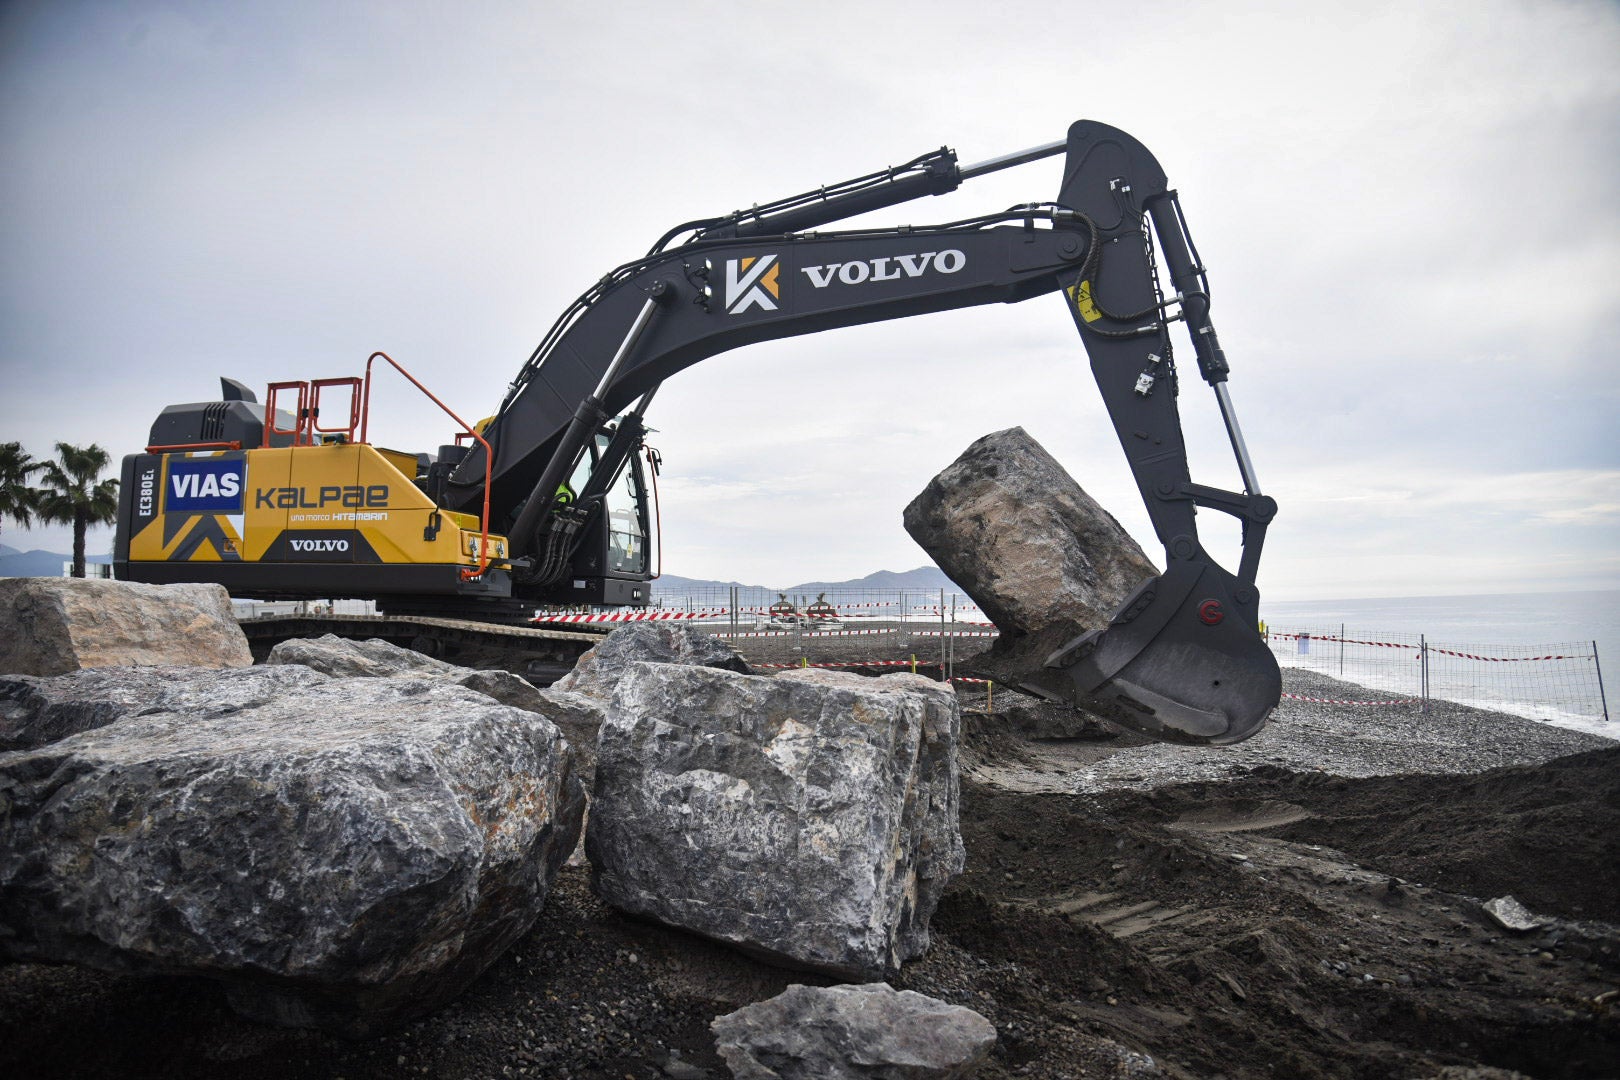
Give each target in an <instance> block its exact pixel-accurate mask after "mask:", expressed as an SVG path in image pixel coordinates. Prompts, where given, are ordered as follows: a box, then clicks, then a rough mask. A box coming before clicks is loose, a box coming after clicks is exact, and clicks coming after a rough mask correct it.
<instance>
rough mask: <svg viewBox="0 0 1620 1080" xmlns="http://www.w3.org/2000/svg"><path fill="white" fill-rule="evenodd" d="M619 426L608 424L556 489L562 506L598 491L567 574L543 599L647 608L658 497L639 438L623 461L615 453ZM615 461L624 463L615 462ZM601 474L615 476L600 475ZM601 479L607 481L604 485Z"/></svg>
mask: <svg viewBox="0 0 1620 1080" xmlns="http://www.w3.org/2000/svg"><path fill="white" fill-rule="evenodd" d="M618 428H619V422H618V421H612V422H610V423H607V424H604V425H603V426H602V427H601V428H599V429H598V430H597V432H596V436H595V438H593V439H592V440H591V441H590V442H589V443H588V444H586V452H585V453H584V454H583V455H581V457H580V460H579V463H578V464H577V465H576V466H575V467H574V472H573V474H572V475H571V476H570V477H569V478H568V480H567V482H566V483H564V484H563V485H562V486H561V487H560V488H558V490H557V495H556V498H557V501H558V503H569V502H573V501H574V500H575V499H578V498H580V497H581V495H582V493H584V492H586V491H588V490H600V491H601V492H602V495H601V496H600V498H599V499H598V500H594V501H595V502H596V505H594V506H589V507H585V509H586V510H587V511H588V512H589V515H590V516H589V518H588V519H587V520H586V523H585V526H584V528H583V529H582V531H581V534H580V538H579V542H578V547H577V548H575V550H574V554H573V557H572V559H571V561H570V569H569V573H568V575H567V576H566V577H565V578H564V579H563V580H561V581H558V582H556V583H555V584H554V585H551V586H550V587H549V588H547V589H546V590H545V593H544V595H543V596H542V597H541V599H543V600H544V601H545V602H547V603H552V604H603V605H606V604H614V605H633V606H638V607H639V606H646V604H647V603H648V602H649V601H650V599H651V590H650V589H649V588H648V584H647V583H648V581H649V579H651V578H653V577H655V576H657V575H656V571H655V568H654V565H653V564H654V559H653V554H652V552H653V548H654V547H655V546H656V544H657V532H656V530H657V525H658V514H657V505H656V494H655V490H654V488H653V487H652V485H650V484H649V482H648V476H647V473H648V470H649V468H655V466H653V465H651V464H650V463H649V461H648V460H647V459H648V458H649V456H651V457H652V459H653V461H656V454H655V453H652V454H650V455H649V451H648V450H647V448H646V445H645V444H644V443H642V442H640V441H639V440H638V441H637V442H636V444H635V446H634V447H633V448H632V449H631V450H630V451H629V452H628V453H626V454H623V455H622V457H621V455H620V453H617V452H615V447H614V435H615V434H617V433H618ZM615 458H620V460H618V461H615V460H614V459H615ZM602 470H611V471H612V472H613V473H614V475H612V476H611V477H608V476H598V475H597V474H598V473H599V472H600V471H602ZM603 481H606V482H605V483H603Z"/></svg>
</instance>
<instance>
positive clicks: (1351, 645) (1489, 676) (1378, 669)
mask: <svg viewBox="0 0 1620 1080" xmlns="http://www.w3.org/2000/svg"><path fill="white" fill-rule="evenodd" d="M1263 633H1264V635H1265V637H1266V640H1267V641H1268V642H1269V644H1270V645H1271V651H1272V652H1273V653H1274V654H1275V655H1276V657H1277V662H1278V663H1279V664H1282V665H1283V666H1285V667H1299V668H1306V669H1308V670H1311V671H1316V672H1320V673H1322V674H1324V675H1332V676H1334V677H1335V678H1341V679H1344V680H1345V681H1347V682H1353V683H1356V684H1358V685H1361V686H1366V687H1369V688H1371V689H1374V690H1378V691H1381V692H1382V693H1385V694H1388V695H1390V703H1391V704H1412V705H1415V706H1417V707H1419V708H1422V707H1425V706H1426V705H1427V703H1428V702H1429V701H1431V700H1435V699H1439V700H1442V701H1454V702H1457V703H1459V704H1463V705H1474V706H1477V707H1479V708H1485V709H1495V710H1496V711H1498V712H1505V713H1510V714H1512V715H1515V716H1524V717H1529V718H1531V719H1536V720H1588V721H1590V720H1602V721H1608V720H1609V706H1608V697H1607V694H1606V693H1605V691H1604V686H1603V669H1602V664H1601V660H1600V658H1599V656H1598V649H1597V642H1595V641H1579V642H1562V643H1557V644H1552V645H1497V644H1491V645H1475V644H1467V643H1461V644H1459V643H1455V642H1437V641H1431V640H1429V638H1428V637H1427V636H1426V635H1423V634H1389V633H1367V632H1360V631H1355V630H1351V629H1348V628H1346V627H1345V626H1343V625H1340V626H1336V627H1320V626H1318V627H1281V626H1269V627H1264V628H1263Z"/></svg>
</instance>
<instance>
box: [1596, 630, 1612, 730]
mask: <svg viewBox="0 0 1620 1080" xmlns="http://www.w3.org/2000/svg"><path fill="white" fill-rule="evenodd" d="M1592 666H1593V667H1595V668H1597V677H1598V700H1599V701H1601V702H1603V722H1604V723H1605V724H1607V723H1608V722H1609V695H1608V694H1605V693H1604V692H1603V663H1602V662H1601V661H1600V660H1598V651H1597V639H1596V638H1593V639H1592Z"/></svg>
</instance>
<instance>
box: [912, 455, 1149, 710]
mask: <svg viewBox="0 0 1620 1080" xmlns="http://www.w3.org/2000/svg"><path fill="white" fill-rule="evenodd" d="M905 526H906V531H907V532H908V533H910V534H911V536H912V539H914V540H916V541H917V543H918V544H920V545H921V546H922V548H923V550H924V551H926V552H928V554H929V555H931V556H932V557H933V559H934V561H935V562H936V563H938V564H939V567H940V569H942V570H944V571H945V573H946V574H947V575H949V576H950V579H951V580H952V581H954V582H956V583H957V584H958V585H960V586H961V587H962V588H963V589H964V590H966V592H967V594H968V595H969V596H971V597H973V599H974V600H975V601H976V602H977V603H978V605H979V607H980V608H981V609H982V610H983V611H984V613H985V614H986V615H988V616H989V617H990V619H991V621H992V622H994V623H995V624H996V626H997V628H998V629H1000V631H1001V636H1000V637H999V638H998V639H997V640H996V642H995V644H994V645H993V646H992V647H991V648H990V649H989V650H988V651H987V652H985V653H983V654H981V655H980V656H979V657H977V658H975V660H974V661H973V663H972V665H971V666H972V667H974V668H975V669H976V670H977V671H979V672H980V673H982V674H983V675H984V676H985V677H987V678H992V679H995V680H996V682H997V683H998V684H1000V683H1005V684H1008V685H1013V686H1016V685H1028V684H1030V683H1031V682H1037V683H1038V682H1039V680H1040V678H1041V675H1040V673H1041V672H1042V671H1043V669H1044V668H1045V664H1046V659H1047V657H1048V656H1050V655H1051V654H1052V653H1053V652H1054V651H1056V650H1057V649H1059V648H1060V647H1062V646H1063V645H1065V644H1067V643H1068V642H1069V641H1070V640H1072V639H1074V638H1076V637H1078V636H1079V635H1081V634H1083V633H1085V632H1086V631H1088V630H1096V629H1100V628H1101V627H1103V626H1106V625H1107V624H1108V620H1109V619H1110V618H1111V617H1112V616H1113V613H1114V611H1115V610H1116V609H1117V608H1118V607H1119V605H1120V604H1121V603H1122V602H1123V601H1124V600H1125V598H1126V596H1127V595H1129V593H1130V592H1131V590H1133V589H1134V588H1135V587H1136V586H1137V585H1139V584H1141V583H1142V582H1143V581H1144V580H1146V579H1147V578H1149V577H1152V576H1153V575H1154V574H1156V573H1157V572H1158V571H1157V570H1156V569H1155V568H1154V566H1153V563H1152V562H1150V561H1149V560H1148V558H1147V556H1146V555H1144V554H1143V553H1142V549H1141V548H1140V547H1138V546H1137V543H1136V541H1135V540H1132V539H1131V537H1130V534H1129V533H1127V532H1126V531H1125V530H1124V529H1122V528H1120V526H1119V522H1117V521H1115V520H1114V518H1113V516H1112V515H1110V514H1109V513H1108V511H1106V510H1104V509H1103V508H1102V507H1101V506H1100V505H1098V504H1097V502H1096V501H1095V500H1094V499H1092V498H1091V496H1089V495H1087V494H1086V493H1085V492H1084V491H1083V490H1081V488H1080V485H1079V484H1077V483H1075V481H1074V478H1073V477H1071V476H1070V475H1069V474H1068V473H1067V472H1065V471H1064V469H1063V466H1061V465H1059V464H1058V463H1057V462H1056V461H1055V460H1054V459H1053V458H1052V456H1051V455H1050V454H1048V453H1047V452H1046V450H1045V449H1044V448H1043V447H1042V446H1041V445H1040V443H1038V442H1036V441H1035V440H1034V439H1032V438H1030V436H1029V435H1028V433H1026V432H1025V431H1024V429H1023V428H1009V429H1008V430H1006V431H998V432H995V433H993V434H990V435H986V436H985V437H984V438H982V439H980V440H978V441H977V442H975V443H974V444H973V445H972V446H970V447H968V448H967V450H965V451H964V452H963V453H962V456H961V457H959V458H957V459H956V461H955V462H953V463H952V464H951V465H950V467H948V468H947V469H945V471H944V472H941V473H940V474H939V475H938V476H936V477H934V479H933V480H931V481H929V483H928V486H927V487H926V488H924V489H923V492H922V493H921V494H920V495H918V496H917V497H916V498H915V499H913V500H912V502H911V505H909V506H907V507H906V510H905Z"/></svg>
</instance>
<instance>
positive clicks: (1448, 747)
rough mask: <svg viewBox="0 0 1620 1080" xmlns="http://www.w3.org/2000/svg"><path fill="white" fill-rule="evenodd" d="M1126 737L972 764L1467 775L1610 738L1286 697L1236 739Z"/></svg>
mask: <svg viewBox="0 0 1620 1080" xmlns="http://www.w3.org/2000/svg"><path fill="white" fill-rule="evenodd" d="M1283 691H1284V692H1285V693H1288V694H1297V695H1299V696H1300V697H1314V698H1329V699H1339V700H1367V699H1368V698H1369V692H1368V691H1367V690H1366V689H1365V688H1364V687H1360V686H1356V685H1355V684H1353V683H1346V682H1340V681H1339V680H1337V679H1333V678H1330V677H1329V676H1326V675H1319V674H1316V673H1315V672H1310V671H1303V670H1301V669H1298V668H1285V669H1284V670H1283ZM1381 696H1382V695H1377V694H1372V695H1371V697H1372V698H1379V697H1381ZM962 697H963V707H964V708H973V707H974V706H976V705H981V702H982V699H983V694H982V693H978V692H974V691H972V690H971V689H969V690H966V691H964V693H963V695H962ZM981 707H982V706H981ZM1617 727H1620V725H1617ZM1125 741H1127V740H1126V739H1124V738H1121V739H1120V740H1115V741H1110V742H1109V743H1107V744H1101V745H1099V744H1087V743H1079V742H1074V741H1056V742H1048V743H1034V744H1031V745H1030V746H1029V748H1028V752H1027V754H1026V755H1024V756H1023V757H1022V759H1021V760H1012V761H1007V760H1000V759H998V760H993V761H989V762H984V763H974V765H973V770H974V773H973V774H974V776H975V777H976V778H978V779H980V780H983V781H985V782H987V783H992V784H995V785H997V786H1000V787H1005V788H1008V789H1011V790H1018V791H1032V792H1034V791H1049V792H1067V793H1084V792H1101V791H1115V790H1119V789H1135V790H1149V789H1152V788H1156V787H1163V786H1164V785H1166V784H1179V783H1186V782H1189V781H1193V780H1221V779H1228V778H1231V777H1233V776H1238V775H1241V774H1243V773H1245V772H1247V771H1248V770H1250V769H1253V768H1256V767H1259V766H1272V767H1276V768H1283V769H1289V770H1291V771H1294V772H1300V773H1311V772H1320V773H1328V774H1331V775H1334V776H1352V777H1364V776H1394V775H1400V774H1405V773H1476V772H1483V771H1485V770H1486V769H1496V768H1501V767H1503V766H1506V765H1530V764H1536V763H1539V762H1543V761H1549V760H1551V759H1553V758H1557V757H1563V756H1564V755H1566V754H1578V753H1581V752H1582V751H1586V750H1602V749H1606V748H1607V749H1613V748H1614V747H1615V746H1616V745H1617V744H1616V742H1615V741H1614V740H1611V739H1605V738H1602V737H1600V736H1597V735H1589V734H1586V733H1584V732H1578V731H1570V730H1567V729H1565V728H1560V727H1554V726H1552V725H1550V724H1542V723H1538V722H1536V721H1534V720H1525V719H1522V718H1520V717H1517V716H1508V715H1507V714H1505V713H1498V712H1489V711H1487V710H1484V709H1475V708H1470V707H1469V706H1466V705H1454V704H1452V703H1450V702H1444V701H1434V702H1431V703H1430V708H1429V711H1428V712H1427V713H1420V712H1419V711H1418V708H1417V706H1415V705H1398V706H1393V705H1392V706H1369V705H1334V704H1322V703H1318V702H1311V701H1300V700H1297V699H1292V698H1284V699H1283V701H1282V704H1281V705H1279V706H1278V708H1277V711H1276V712H1275V713H1273V714H1272V718H1271V722H1270V723H1269V724H1267V726H1266V727H1265V729H1264V730H1262V731H1261V732H1260V734H1258V735H1256V736H1254V737H1253V738H1251V739H1248V740H1246V741H1244V742H1241V743H1238V744H1237V745H1235V746H1221V747H1188V746H1169V745H1166V744H1163V743H1144V744H1141V745H1131V746H1121V745H1120V744H1121V743H1124V742H1125ZM1129 741H1132V742H1134V741H1135V740H1129Z"/></svg>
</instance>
